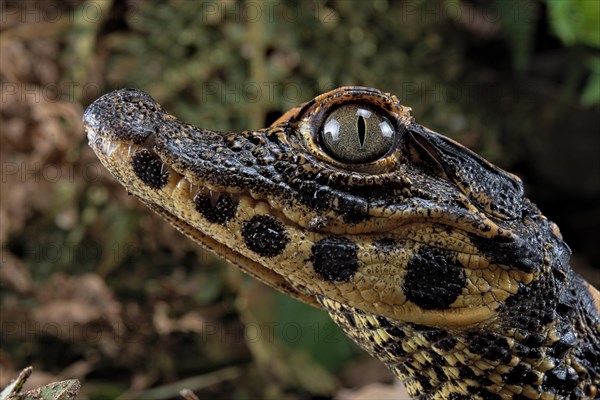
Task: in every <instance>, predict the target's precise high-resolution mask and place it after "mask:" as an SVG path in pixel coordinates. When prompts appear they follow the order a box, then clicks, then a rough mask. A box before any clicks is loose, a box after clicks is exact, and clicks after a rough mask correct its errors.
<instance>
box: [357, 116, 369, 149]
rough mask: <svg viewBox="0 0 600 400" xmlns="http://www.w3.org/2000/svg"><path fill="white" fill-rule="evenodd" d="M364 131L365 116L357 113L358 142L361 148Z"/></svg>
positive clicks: (363, 142)
mask: <svg viewBox="0 0 600 400" xmlns="http://www.w3.org/2000/svg"><path fill="white" fill-rule="evenodd" d="M366 133H367V126H366V124H365V118H364V117H363V116H362V115H359V116H358V141H359V142H360V147H361V148H362V147H363V146H364V145H365V136H366Z"/></svg>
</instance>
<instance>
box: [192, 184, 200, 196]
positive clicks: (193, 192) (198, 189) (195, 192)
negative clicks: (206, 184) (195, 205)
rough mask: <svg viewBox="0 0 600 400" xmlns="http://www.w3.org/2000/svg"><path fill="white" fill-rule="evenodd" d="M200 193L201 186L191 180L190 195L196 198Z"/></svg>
mask: <svg viewBox="0 0 600 400" xmlns="http://www.w3.org/2000/svg"><path fill="white" fill-rule="evenodd" d="M198 193H200V188H199V187H198V186H196V185H194V184H193V183H192V182H190V196H191V197H192V198H195V197H196V196H198Z"/></svg>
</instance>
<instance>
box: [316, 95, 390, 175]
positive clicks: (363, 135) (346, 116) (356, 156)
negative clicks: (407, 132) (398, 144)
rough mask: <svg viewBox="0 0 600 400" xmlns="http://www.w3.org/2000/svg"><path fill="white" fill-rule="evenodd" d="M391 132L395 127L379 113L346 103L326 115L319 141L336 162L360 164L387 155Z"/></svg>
mask: <svg viewBox="0 0 600 400" xmlns="http://www.w3.org/2000/svg"><path fill="white" fill-rule="evenodd" d="M394 135H395V129H394V126H393V125H392V123H391V122H390V121H389V120H388V119H387V118H386V117H384V116H383V115H381V113H379V112H377V111H376V110H374V109H373V108H371V107H369V106H365V105H362V104H349V105H344V106H341V107H339V108H336V109H335V110H334V111H332V112H331V114H329V116H328V117H327V118H326V119H325V121H324V122H323V125H322V126H321V128H320V130H319V141H320V142H321V143H322V145H323V150H325V152H326V153H327V154H329V155H330V156H331V157H333V158H334V159H336V160H337V161H340V162H344V163H348V164H359V163H367V162H371V161H375V160H377V159H379V158H381V157H383V156H384V155H385V154H387V152H388V151H389V150H390V149H391V147H392V145H393V144H394Z"/></svg>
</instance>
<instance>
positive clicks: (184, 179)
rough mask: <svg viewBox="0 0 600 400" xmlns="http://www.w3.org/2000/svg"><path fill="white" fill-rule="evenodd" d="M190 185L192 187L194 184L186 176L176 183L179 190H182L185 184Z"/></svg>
mask: <svg viewBox="0 0 600 400" xmlns="http://www.w3.org/2000/svg"><path fill="white" fill-rule="evenodd" d="M188 184H189V185H190V188H191V187H192V184H191V183H189V182H188V180H187V179H186V178H185V176H184V177H182V178H181V179H180V180H179V182H177V185H175V187H176V188H177V189H178V190H182V189H183V188H184V187H185V186H187V185H188Z"/></svg>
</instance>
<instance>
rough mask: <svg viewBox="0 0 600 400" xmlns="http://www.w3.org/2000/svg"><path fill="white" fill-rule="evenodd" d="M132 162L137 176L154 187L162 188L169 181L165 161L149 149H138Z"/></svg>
mask: <svg viewBox="0 0 600 400" xmlns="http://www.w3.org/2000/svg"><path fill="white" fill-rule="evenodd" d="M131 164H132V166H133V172H135V174H136V175H137V177H138V178H140V179H141V180H142V182H144V183H145V184H146V185H148V186H150V187H151V188H152V189H157V190H158V189H161V188H163V187H164V186H165V185H166V184H167V182H168V181H169V171H168V170H167V169H165V168H164V166H163V162H162V161H161V160H160V159H159V158H158V157H157V156H155V155H154V154H152V153H151V152H150V151H149V150H146V149H143V150H139V151H137V152H136V153H135V154H134V155H133V157H131Z"/></svg>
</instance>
